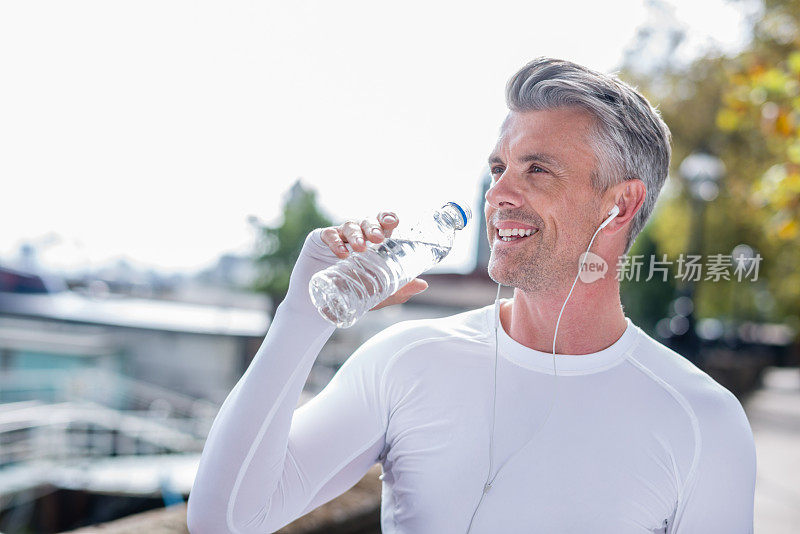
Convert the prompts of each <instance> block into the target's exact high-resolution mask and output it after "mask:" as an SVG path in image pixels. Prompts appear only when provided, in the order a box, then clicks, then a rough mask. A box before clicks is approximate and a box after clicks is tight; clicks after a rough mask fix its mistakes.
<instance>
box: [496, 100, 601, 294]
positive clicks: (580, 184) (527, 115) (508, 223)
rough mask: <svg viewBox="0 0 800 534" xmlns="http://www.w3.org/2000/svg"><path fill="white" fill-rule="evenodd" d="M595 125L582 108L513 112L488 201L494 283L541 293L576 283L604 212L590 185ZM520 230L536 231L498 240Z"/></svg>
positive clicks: (498, 153)
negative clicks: (592, 140) (582, 261)
mask: <svg viewBox="0 0 800 534" xmlns="http://www.w3.org/2000/svg"><path fill="white" fill-rule="evenodd" d="M593 121H594V118H593V117H592V116H591V115H589V114H588V112H586V111H583V110H581V109H580V108H560V109H555V110H546V111H525V112H513V111H512V112H511V113H509V115H508V118H507V119H506V121H505V122H504V124H503V127H502V130H501V133H500V138H499V139H498V141H497V145H496V146H495V149H494V151H493V152H492V154H491V155H490V156H489V167H490V172H491V174H492V186H491V188H490V189H489V191H487V193H486V204H485V215H486V229H487V233H488V238H489V247H490V250H491V256H490V259H489V276H490V277H491V278H492V279H493V280H494V281H495V282H500V283H502V284H504V285H508V286H513V287H517V288H520V289H522V290H524V291H526V292H536V291H547V290H548V289H559V288H561V287H564V286H565V285H566V287H568V286H569V284H571V283H572V281H573V280H574V278H575V276H576V275H577V272H578V259H579V256H580V254H582V253H583V252H584V251H585V250H586V247H587V246H588V245H589V240H590V239H591V237H592V234H593V233H594V231H595V230H596V229H597V226H598V225H599V224H600V222H602V215H603V214H602V213H601V211H602V210H601V208H600V206H599V204H600V202H599V200H600V199H599V198H598V195H597V193H596V192H595V191H594V189H593V188H592V185H591V174H592V172H593V171H594V170H595V167H596V161H595V153H594V149H593V146H592V144H591V137H590V136H591V126H592V124H593ZM514 228H518V229H525V230H526V232H525V233H527V230H530V232H531V233H530V235H529V236H526V237H518V236H512V237H511V238H510V240H508V241H504V240H503V238H502V237H501V236H500V235H499V230H501V229H502V230H507V229H514ZM504 233H505V232H504ZM506 239H508V238H506Z"/></svg>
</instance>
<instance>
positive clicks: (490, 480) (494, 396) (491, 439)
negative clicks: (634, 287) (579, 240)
mask: <svg viewBox="0 0 800 534" xmlns="http://www.w3.org/2000/svg"><path fill="white" fill-rule="evenodd" d="M614 208H617V206H614ZM618 212H619V209H617V210H616V211H615V210H614V209H612V210H611V211H610V212H609V215H610V216H609V217H608V218H607V219H606V220H605V221H603V223H602V224H600V226H599V227H598V228H597V230H595V232H594V235H592V239H591V240H590V241H589V246H588V247H586V252H585V253H583V254H581V258H580V262H579V264H578V274H577V275H575V280H574V281H573V282H572V287H571V288H570V290H569V293H568V294H567V298H566V299H564V304H562V305H561V311H560V312H559V313H558V319H557V320H556V328H555V332H554V333H553V395H552V396H551V397H550V404H549V406H548V408H547V415H545V418H544V420H543V421H542V424H541V425H540V426H539V429H538V430H537V431H536V433H535V434H534V435H533V436H531V438H530V439H528V441H526V442H525V443H524V444H523V445H522V446H521V447H520V448H519V449H517V451H516V452H515V453H514V454H512V455H511V456H509V457H508V458H507V459H506V461H505V462H503V463H502V464H501V465H500V467H499V468H498V469H497V472H496V473H495V474H494V476H492V467H493V464H494V425H495V418H496V408H497V359H498V357H497V354H498V352H499V349H498V333H497V332H498V330H499V328H500V308H499V306H498V305H497V302H498V300H499V299H500V288H501V287H502V284H500V283H499V282H498V284H497V295H496V296H495V298H494V384H493V388H492V390H493V394H492V426H491V431H490V433H489V472H488V473H487V475H486V482H485V483H484V485H483V492H482V493H481V497H480V500H479V501H478V504H477V506H475V510H474V511H473V512H472V517H471V518H470V520H469V526H468V527H467V534H469V532H470V530H471V529H472V522H473V521H474V520H475V515H476V514H477V513H478V508H480V506H481V503H482V502H483V498H484V497H485V496H486V494H487V493H488V492H489V490H490V489H492V483H493V482H494V479H495V478H497V475H498V474H499V473H500V471H501V470H502V469H503V467H504V466H505V465H506V464H507V463H508V462H509V461H510V460H511V459H513V458H514V457H515V456H516V455H517V454H518V453H519V452H520V451H522V450H523V449H525V447H526V446H527V445H528V444H529V443H530V442H531V440H533V439H534V438H535V437H537V436H538V435H539V434H540V433H541V431H542V429H543V428H544V426H545V425H546V424H547V421H548V420H549V419H550V413H551V412H552V410H553V405H554V404H555V399H556V396H557V394H558V387H557V383H558V369H557V367H556V338H557V337H558V326H559V324H560V323H561V315H562V314H563V313H564V308H566V306H567V302H568V301H569V298H570V297H571V296H572V291H573V290H574V289H575V284H577V283H578V278H580V276H581V270H582V269H583V264H584V263H585V262H586V258H587V257H588V254H589V250H590V249H591V248H592V243H594V239H595V237H597V234H598V233H599V232H600V230H602V229H603V228H605V226H606V225H607V224H608V223H609V222H611V220H612V219H613V218H614V217H615V216H616V214H617V213H618Z"/></svg>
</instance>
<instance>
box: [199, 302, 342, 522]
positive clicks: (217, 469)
mask: <svg viewBox="0 0 800 534" xmlns="http://www.w3.org/2000/svg"><path fill="white" fill-rule="evenodd" d="M334 330H335V327H333V326H332V325H330V324H328V323H327V322H325V321H324V320H323V319H322V318H321V317H320V316H319V315H318V314H317V313H316V310H313V308H312V307H311V306H310V303H308V304H307V303H305V302H303V301H299V300H297V299H295V300H294V301H290V300H289V299H287V300H286V301H284V302H283V303H282V304H281V305H280V306H279V307H278V310H277V312H276V314H275V317H274V319H273V322H272V325H271V326H270V329H269V332H268V333H267V336H266V337H265V339H264V341H263V343H262V344H261V347H260V348H259V350H258V352H257V353H256V355H255V357H254V359H253V361H252V363H251V364H250V367H249V368H248V370H247V372H246V373H245V374H244V376H242V378H241V379H240V380H239V382H238V383H237V385H236V387H235V388H234V389H233V391H231V393H230V395H228V398H227V399H226V400H225V402H224V403H223V405H222V408H221V409H220V411H219V414H218V415H217V417H216V419H215V421H214V424H213V426H212V429H211V432H210V433H209V436H208V439H207V441H206V445H205V448H204V450H203V455H202V459H201V462H200V467H199V469H198V472H197V477H196V479H195V483H194V487H193V488H192V493H191V496H190V499H189V526H190V529H191V530H192V532H193V533H195V534H196V533H200V532H216V533H218V532H256V531H257V532H264V531H265V527H266V526H267V523H268V518H269V513H270V504H271V501H272V495H273V494H274V493H275V492H276V491H278V490H279V488H280V484H281V481H282V477H283V476H284V475H285V473H284V464H285V460H286V451H287V443H288V438H289V431H290V428H291V423H292V414H293V412H294V409H295V407H296V406H297V402H298V400H299V397H300V394H301V392H302V389H303V385H304V384H305V382H306V379H307V378H308V375H309V373H310V371H311V367H312V365H313V363H314V361H315V359H316V357H317V355H318V354H319V351H320V350H321V348H322V347H323V345H324V344H325V342H326V341H327V340H328V338H329V337H330V336H331V334H332V333H333V331H334ZM310 497H311V496H309V498H310Z"/></svg>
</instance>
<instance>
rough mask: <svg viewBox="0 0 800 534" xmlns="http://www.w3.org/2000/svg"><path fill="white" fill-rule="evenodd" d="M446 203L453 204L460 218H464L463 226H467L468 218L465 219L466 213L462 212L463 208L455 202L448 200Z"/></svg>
mask: <svg viewBox="0 0 800 534" xmlns="http://www.w3.org/2000/svg"><path fill="white" fill-rule="evenodd" d="M448 204H452V205H453V206H455V207H456V209H457V210H458V212H459V213H460V214H461V218H462V219H464V227H466V226H467V220H468V219H467V214H466V213H465V212H464V210H463V209H462V208H461V206H459V205H458V204H456V203H455V202H448Z"/></svg>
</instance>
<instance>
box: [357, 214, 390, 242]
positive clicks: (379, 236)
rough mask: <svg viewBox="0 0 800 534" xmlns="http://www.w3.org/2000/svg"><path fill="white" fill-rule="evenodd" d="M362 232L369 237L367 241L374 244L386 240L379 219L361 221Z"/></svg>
mask: <svg viewBox="0 0 800 534" xmlns="http://www.w3.org/2000/svg"><path fill="white" fill-rule="evenodd" d="M361 230H362V231H363V232H364V235H365V236H367V239H369V240H370V241H372V242H373V243H380V242H381V241H383V240H384V237H385V236H384V235H383V228H381V225H380V223H379V222H378V220H377V219H364V220H363V221H361Z"/></svg>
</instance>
